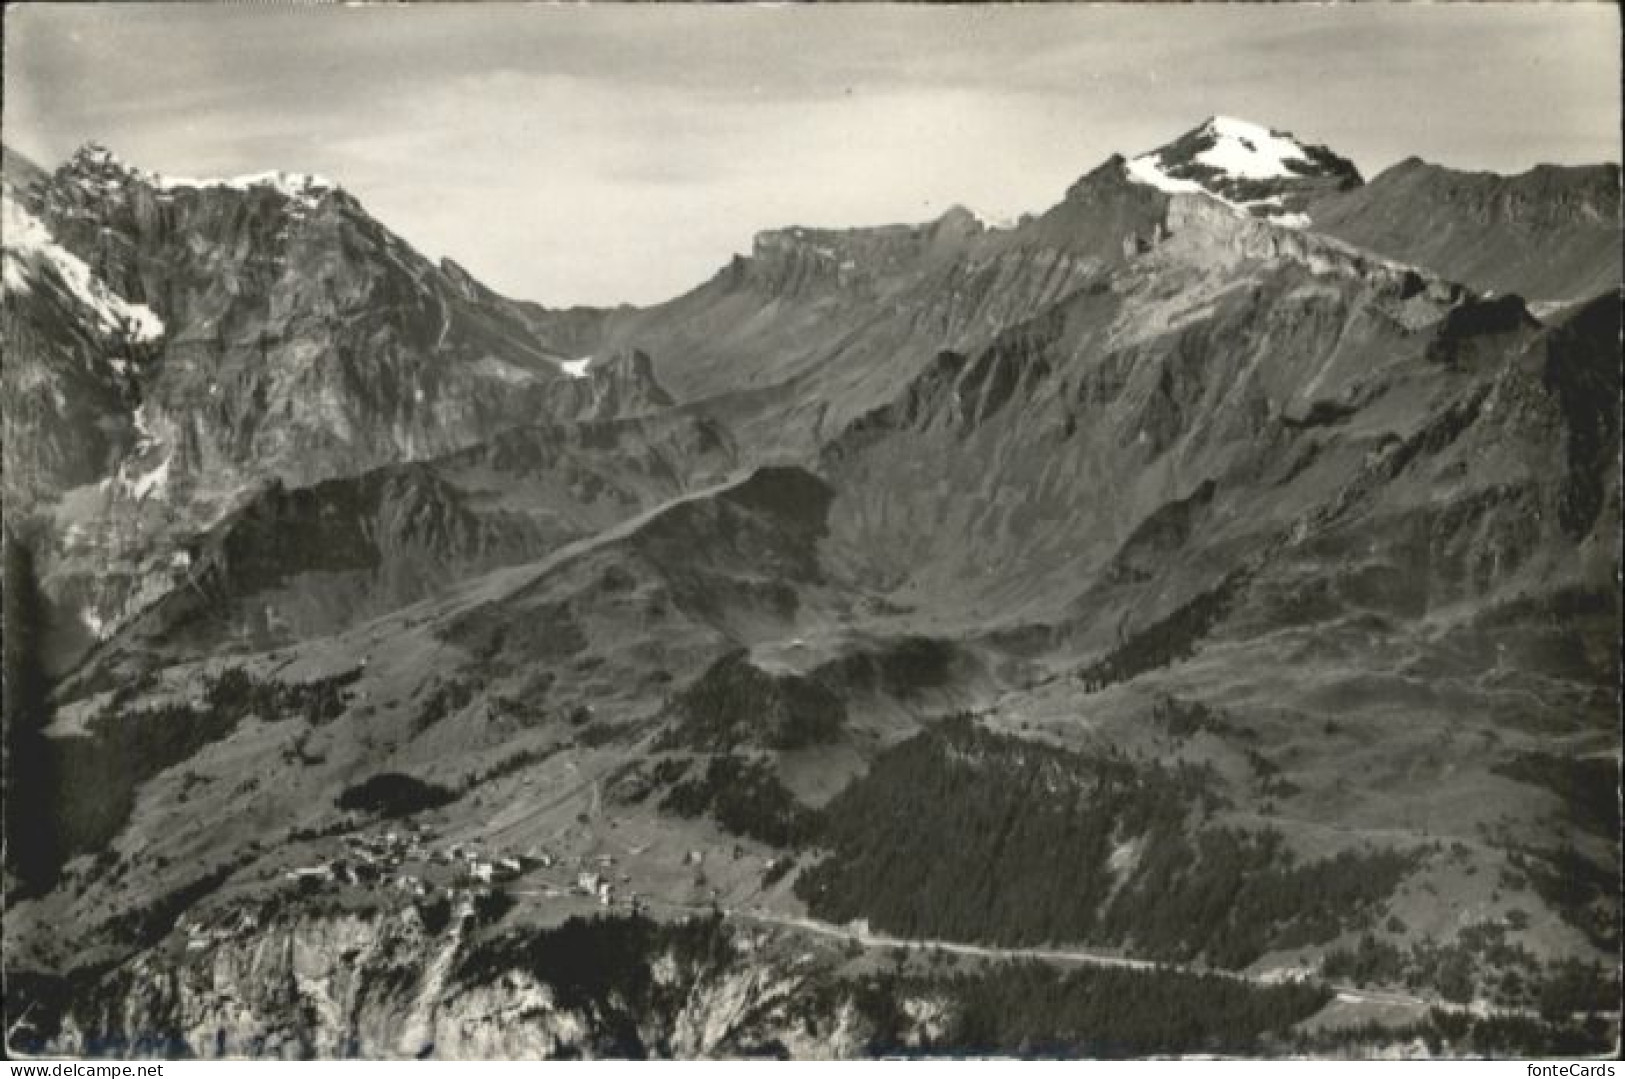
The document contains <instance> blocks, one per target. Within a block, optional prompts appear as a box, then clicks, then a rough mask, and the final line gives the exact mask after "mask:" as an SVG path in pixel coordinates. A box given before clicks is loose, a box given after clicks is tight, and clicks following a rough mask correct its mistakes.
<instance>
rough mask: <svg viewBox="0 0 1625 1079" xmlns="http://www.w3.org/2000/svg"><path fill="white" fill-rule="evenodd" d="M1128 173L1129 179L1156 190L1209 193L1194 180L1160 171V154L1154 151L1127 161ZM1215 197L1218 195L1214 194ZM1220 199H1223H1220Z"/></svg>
mask: <svg viewBox="0 0 1625 1079" xmlns="http://www.w3.org/2000/svg"><path fill="white" fill-rule="evenodd" d="M1128 174H1129V178H1130V179H1131V180H1134V181H1136V182H1138V183H1142V184H1146V185H1147V186H1149V187H1154V188H1156V189H1157V190H1158V191H1166V192H1167V193H1168V194H1170V195H1188V194H1194V193H1196V192H1202V193H1203V194H1211V192H1209V191H1208V190H1207V188H1205V187H1203V186H1202V185H1201V184H1199V183H1197V182H1196V181H1195V180H1177V179H1175V178H1174V177H1172V176H1169V175H1168V174H1167V173H1166V172H1163V171H1162V155H1161V154H1156V153H1150V154H1144V155H1142V156H1140V157H1137V158H1135V159H1134V160H1133V161H1130V162H1129V163H1128ZM1214 197H1215V198H1217V197H1218V196H1216V195H1215V196H1214ZM1220 201H1221V202H1222V201H1224V200H1223V199H1220Z"/></svg>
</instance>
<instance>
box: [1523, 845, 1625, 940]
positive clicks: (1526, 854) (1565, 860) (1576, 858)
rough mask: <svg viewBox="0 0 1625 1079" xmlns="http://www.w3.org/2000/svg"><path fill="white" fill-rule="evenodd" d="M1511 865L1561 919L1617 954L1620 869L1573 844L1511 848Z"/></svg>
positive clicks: (1589, 938)
mask: <svg viewBox="0 0 1625 1079" xmlns="http://www.w3.org/2000/svg"><path fill="white" fill-rule="evenodd" d="M1507 863H1508V865H1510V866H1511V867H1512V868H1513V869H1514V870H1515V871H1516V872H1517V873H1520V874H1522V875H1523V876H1524V878H1525V879H1527V880H1528V882H1529V885H1530V887H1532V888H1533V889H1534V891H1535V894H1536V895H1538V896H1540V897H1541V899H1542V900H1544V901H1545V902H1546V904H1547V905H1548V906H1550V907H1551V908H1552V909H1553V910H1555V911H1556V912H1557V913H1558V915H1559V916H1561V917H1562V919H1563V920H1564V921H1566V922H1568V923H1569V924H1570V925H1572V926H1574V927H1575V928H1576V929H1578V930H1580V931H1581V932H1582V933H1584V934H1585V935H1586V938H1587V939H1588V940H1590V941H1591V943H1592V944H1594V945H1596V946H1597V947H1599V948H1602V949H1604V950H1605V951H1618V950H1619V940H1620V938H1619V930H1620V905H1621V901H1620V892H1619V869H1618V867H1617V865H1615V866H1614V867H1607V866H1601V865H1598V864H1597V863H1596V862H1594V861H1592V860H1591V859H1590V858H1588V857H1586V856H1585V855H1584V854H1582V853H1581V852H1580V851H1579V850H1578V849H1576V848H1575V847H1574V846H1573V845H1572V844H1564V845H1563V846H1561V847H1558V848H1555V849H1552V850H1544V851H1542V850H1535V849H1533V848H1530V847H1522V846H1516V845H1512V846H1509V847H1508V848H1507Z"/></svg>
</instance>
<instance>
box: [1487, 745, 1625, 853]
mask: <svg viewBox="0 0 1625 1079" xmlns="http://www.w3.org/2000/svg"><path fill="white" fill-rule="evenodd" d="M1491 771H1493V772H1496V773H1497V774H1499V775H1503V776H1506V777H1507V778H1509V779H1515V780H1517V781H1519V782H1520V783H1529V784H1532V785H1534V786H1537V787H1544V788H1546V789H1547V790H1549V791H1551V792H1552V793H1553V794H1556V795H1557V796H1558V797H1559V798H1561V799H1563V803H1564V805H1565V807H1566V808H1567V809H1568V813H1569V819H1570V820H1571V821H1572V822H1573V823H1574V825H1575V826H1576V827H1577V828H1580V829H1582V830H1584V831H1587V832H1590V833H1591V834H1592V835H1597V836H1602V837H1603V838H1604V839H1608V840H1613V839H1616V838H1618V836H1619V824H1620V821H1619V760H1618V758H1616V757H1613V756H1611V755H1610V756H1605V757H1581V758H1575V757H1562V756H1558V755H1556V754H1553V753H1540V752H1534V753H1516V754H1513V755H1512V756H1510V757H1508V758H1507V759H1506V760H1504V761H1501V762H1499V763H1498V764H1496V765H1495V766H1494V767H1493V768H1492V769H1491Z"/></svg>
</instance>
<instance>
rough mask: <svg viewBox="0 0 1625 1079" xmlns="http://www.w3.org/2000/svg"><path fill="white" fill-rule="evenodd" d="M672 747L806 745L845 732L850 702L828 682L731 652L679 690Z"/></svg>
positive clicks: (706, 749)
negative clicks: (772, 669)
mask: <svg viewBox="0 0 1625 1079" xmlns="http://www.w3.org/2000/svg"><path fill="white" fill-rule="evenodd" d="M671 711H672V715H673V717H674V718H675V720H676V722H675V724H674V726H673V727H672V729H671V730H670V732H669V733H668V735H667V737H666V739H665V743H666V745H667V747H668V748H674V747H687V748H690V749H696V750H700V751H702V752H710V753H726V752H728V751H729V750H731V749H734V748H737V747H740V746H760V747H761V748H763V749H776V750H788V749H801V748H803V747H806V746H813V745H822V744H824V743H827V742H831V741H833V740H834V739H835V738H837V737H839V735H840V733H841V729H842V728H843V727H844V726H845V724H846V705H845V704H844V703H843V702H842V701H841V698H840V697H838V696H836V695H835V694H834V693H833V692H831V691H830V690H829V689H828V688H826V687H825V686H823V685H821V684H819V683H818V682H815V681H813V680H812V679H810V678H803V677H801V676H800V675H795V674H783V675H773V674H769V673H767V672H766V671H763V670H761V669H760V668H758V667H756V666H755V665H754V664H752V663H751V662H750V656H749V653H747V652H745V651H742V650H741V651H737V652H731V653H729V654H728V655H726V656H723V657H722V658H721V659H719V660H717V661H716V662H715V663H713V664H712V665H711V666H710V667H709V668H708V669H707V670H706V672H705V673H704V674H702V675H701V676H700V677H699V678H697V679H695V680H694V682H693V683H692V684H691V685H689V686H688V687H687V688H686V689H684V690H683V691H682V692H681V693H678V694H677V695H676V697H674V698H673V700H672V702H671Z"/></svg>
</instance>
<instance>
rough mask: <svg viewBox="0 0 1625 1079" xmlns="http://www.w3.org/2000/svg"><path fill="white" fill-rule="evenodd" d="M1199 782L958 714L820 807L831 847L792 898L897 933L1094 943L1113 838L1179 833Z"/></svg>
mask: <svg viewBox="0 0 1625 1079" xmlns="http://www.w3.org/2000/svg"><path fill="white" fill-rule="evenodd" d="M1202 788H1203V781H1202V779H1201V776H1200V774H1199V773H1196V772H1195V771H1194V770H1188V769H1183V768H1182V769H1179V770H1172V769H1166V768H1162V767H1158V766H1154V765H1135V764H1132V763H1131V762H1129V761H1128V760H1127V759H1126V758H1123V757H1120V756H1115V755H1102V756H1098V757H1085V756H1083V755H1081V754H1078V753H1074V752H1070V751H1067V750H1064V749H1060V748H1057V747H1054V746H1047V745H1043V744H1039V743H1034V742H1031V741H1027V740H1025V739H1020V738H1013V737H1009V736H1004V735H997V734H994V733H992V732H990V731H987V730H985V729H983V728H981V727H979V726H977V725H976V724H975V723H974V722H973V721H972V720H971V719H969V717H965V716H959V717H955V718H953V719H949V720H945V721H943V722H942V723H939V724H937V725H936V726H934V727H932V728H931V729H929V730H927V731H924V732H922V733H921V734H919V735H916V736H915V737H913V738H910V739H907V740H905V741H903V742H901V743H899V744H897V745H896V746H893V747H891V748H890V749H888V750H887V751H886V752H884V753H882V754H881V755H880V756H879V757H878V758H876V760H875V762H874V763H873V765H872V766H871V767H870V770H869V772H868V774H867V775H866V776H865V777H864V778H863V779H861V780H859V781H857V782H856V783H854V784H852V785H851V786H849V787H847V788H846V789H845V790H844V791H842V792H841V793H840V794H839V795H837V796H836V797H835V798H834V799H833V800H832V801H831V802H830V803H829V805H827V806H825V807H824V811H823V814H822V815H823V825H824V827H823V832H822V836H821V842H822V845H824V846H825V847H827V848H828V849H829V850H830V852H831V855H830V856H829V857H827V858H825V859H824V860H822V861H821V862H819V863H818V864H816V865H814V866H812V867H810V868H809V869H808V870H806V871H805V872H804V873H802V875H801V876H800V877H798V878H797V881H796V894H797V895H799V896H800V897H801V898H802V899H803V900H804V901H806V902H807V903H808V904H809V906H810V907H811V909H812V910H813V912H814V913H816V914H818V915H819V916H820V917H823V918H826V919H828V920H830V921H836V922H845V921H849V920H852V919H854V918H868V919H869V921H870V922H871V923H872V924H874V925H876V926H878V927H881V928H884V929H886V930H888V931H891V932H895V933H898V934H900V935H904V936H916V937H944V938H952V939H958V940H979V941H987V942H990V943H997V944H1008V945H1023V944H1037V943H1043V942H1051V941H1082V940H1090V939H1094V938H1095V937H1096V936H1097V932H1098V929H1099V925H1098V915H1099V911H1100V909H1101V908H1102V906H1103V905H1104V903H1105V901H1106V899H1107V897H1108V896H1109V895H1110V894H1111V892H1112V890H1113V888H1114V887H1115V885H1116V878H1115V876H1114V874H1113V871H1112V870H1111V869H1110V868H1109V862H1110V860H1111V858H1112V855H1113V853H1114V851H1115V850H1116V849H1117V848H1118V846H1119V844H1121V843H1123V842H1125V841H1127V840H1130V839H1135V838H1136V837H1144V839H1145V840H1146V841H1149V842H1151V843H1156V842H1159V841H1160V838H1161V837H1163V836H1168V835H1173V834H1177V832H1178V831H1179V830H1180V828H1181V827H1182V825H1183V821H1184V819H1185V816H1186V814H1187V812H1188V811H1189V810H1190V808H1191V806H1192V804H1193V803H1194V802H1196V801H1197V800H1198V799H1199V798H1200V797H1201V794H1202ZM1136 841H1137V842H1138V841H1139V840H1138V839H1136Z"/></svg>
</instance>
